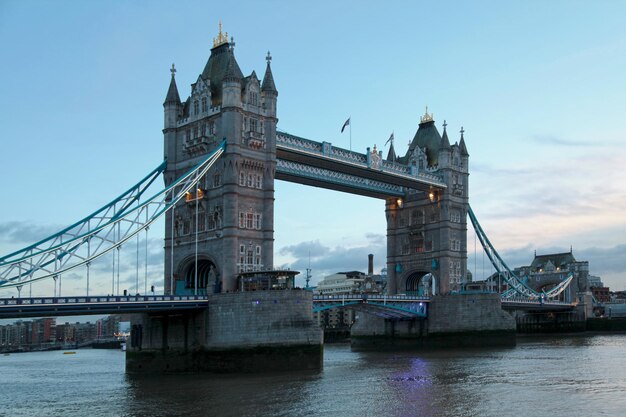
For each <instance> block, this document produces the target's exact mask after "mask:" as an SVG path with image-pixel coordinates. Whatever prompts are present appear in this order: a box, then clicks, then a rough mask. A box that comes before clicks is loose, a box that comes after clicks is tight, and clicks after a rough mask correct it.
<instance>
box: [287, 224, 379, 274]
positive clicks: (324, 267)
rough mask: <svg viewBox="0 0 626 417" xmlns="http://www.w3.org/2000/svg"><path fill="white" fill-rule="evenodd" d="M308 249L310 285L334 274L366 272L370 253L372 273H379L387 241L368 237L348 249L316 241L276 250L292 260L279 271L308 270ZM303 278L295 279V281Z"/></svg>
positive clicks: (372, 236)
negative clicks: (354, 271)
mask: <svg viewBox="0 0 626 417" xmlns="http://www.w3.org/2000/svg"><path fill="white" fill-rule="evenodd" d="M309 248H310V249H311V262H310V265H311V269H312V270H313V276H314V278H313V281H312V282H313V283H317V282H319V281H320V280H321V279H322V278H324V277H325V276H327V275H331V274H334V273H336V272H342V271H352V270H357V271H363V272H367V262H368V259H367V255H368V254H370V253H371V254H374V262H375V268H374V270H375V271H380V269H381V268H382V267H384V266H385V264H386V262H387V239H386V237H385V236H384V235H381V234H372V233H368V234H366V235H365V236H364V239H363V240H362V241H359V242H355V243H354V245H353V246H351V247H345V246H335V247H330V246H325V245H324V244H322V243H320V242H319V241H318V240H315V241H308V242H307V241H305V242H300V243H297V244H295V245H290V246H285V247H283V248H281V249H280V250H279V254H280V255H281V256H283V257H288V258H291V259H293V260H292V261H286V262H284V261H283V262H284V263H283V264H282V265H281V266H280V267H281V268H290V269H295V270H298V271H302V272H304V271H305V270H306V268H308V266H309ZM278 263H280V260H278V262H277V264H278ZM302 278H303V275H301V276H298V277H297V279H298V280H300V279H302Z"/></svg>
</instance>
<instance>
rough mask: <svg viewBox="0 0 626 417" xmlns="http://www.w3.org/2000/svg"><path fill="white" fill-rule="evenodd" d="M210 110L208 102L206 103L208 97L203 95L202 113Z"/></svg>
mask: <svg viewBox="0 0 626 417" xmlns="http://www.w3.org/2000/svg"><path fill="white" fill-rule="evenodd" d="M207 110H208V107H207V104H206V97H202V113H206V112H207Z"/></svg>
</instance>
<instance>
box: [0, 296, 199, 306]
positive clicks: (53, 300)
mask: <svg viewBox="0 0 626 417" xmlns="http://www.w3.org/2000/svg"><path fill="white" fill-rule="evenodd" d="M204 300H207V297H206V296H205V295H138V296H137V295H136V296H130V295H128V296H93V297H80V296H73V297H36V298H0V306H2V305H53V304H102V303H133V302H151V301H154V302H159V301H204Z"/></svg>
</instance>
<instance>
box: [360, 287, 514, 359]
mask: <svg viewBox="0 0 626 417" xmlns="http://www.w3.org/2000/svg"><path fill="white" fill-rule="evenodd" d="M351 340H352V347H353V349H357V350H360V349H363V350H371V349H385V348H389V349H397V348H408V349H410V348H422V347H427V348H428V347H432V348H445V347H460V346H461V347H466V346H511V345H515V319H513V317H511V315H510V314H508V313H507V312H505V311H504V310H502V307H501V303H500V298H499V296H498V295H497V294H453V295H440V296H434V297H433V298H432V300H431V301H430V303H429V306H428V317H427V318H426V319H419V318H416V319H413V320H406V321H398V320H389V319H382V318H379V317H376V316H373V315H368V314H366V313H363V312H359V314H358V318H357V320H356V322H355V324H354V325H353V326H352V331H351Z"/></svg>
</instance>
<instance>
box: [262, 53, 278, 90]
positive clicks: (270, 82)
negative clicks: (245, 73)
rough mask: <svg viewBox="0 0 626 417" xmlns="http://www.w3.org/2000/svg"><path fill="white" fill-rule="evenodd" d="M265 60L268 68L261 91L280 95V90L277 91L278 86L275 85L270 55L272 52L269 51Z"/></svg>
mask: <svg viewBox="0 0 626 417" xmlns="http://www.w3.org/2000/svg"><path fill="white" fill-rule="evenodd" d="M265 59H266V60H267V68H266V69H265V75H264V76H263V84H261V91H264V92H269V93H275V94H278V90H276V85H275V84H274V77H273V76H272V67H271V65H270V62H271V61H272V56H271V55H270V51H267V57H266V58H265Z"/></svg>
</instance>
